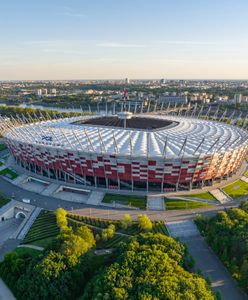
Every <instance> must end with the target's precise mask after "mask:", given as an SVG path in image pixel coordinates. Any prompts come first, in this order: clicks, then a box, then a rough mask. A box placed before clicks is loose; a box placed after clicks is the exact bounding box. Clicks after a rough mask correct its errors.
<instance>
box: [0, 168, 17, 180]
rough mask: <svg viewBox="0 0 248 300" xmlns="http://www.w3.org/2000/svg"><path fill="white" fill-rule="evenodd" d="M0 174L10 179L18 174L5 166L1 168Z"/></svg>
mask: <svg viewBox="0 0 248 300" xmlns="http://www.w3.org/2000/svg"><path fill="white" fill-rule="evenodd" d="M0 175H3V176H5V177H8V178H10V179H11V180H14V179H16V178H17V177H18V176H19V175H18V174H17V173H16V172H14V171H13V170H11V169H9V168H6V169H3V170H2V171H0Z"/></svg>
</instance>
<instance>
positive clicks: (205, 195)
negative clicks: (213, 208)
mask: <svg viewBox="0 0 248 300" xmlns="http://www.w3.org/2000/svg"><path fill="white" fill-rule="evenodd" d="M182 197H189V198H199V199H205V200H211V201H218V200H217V199H216V198H215V197H214V196H213V195H211V194H210V193H208V192H205V193H199V194H191V195H182Z"/></svg>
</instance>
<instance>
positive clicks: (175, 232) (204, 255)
mask: <svg viewBox="0 0 248 300" xmlns="http://www.w3.org/2000/svg"><path fill="white" fill-rule="evenodd" d="M166 226H167V229H168V231H169V234H170V235H171V236H173V237H175V238H179V240H180V241H181V242H183V243H185V244H186V245H187V246H188V250H189V253H190V254H191V255H192V257H193V258H194V260H195V270H196V271H197V270H201V272H202V274H203V275H204V276H205V277H207V278H210V280H211V286H212V288H213V289H214V291H220V293H221V297H222V298H221V299H222V300H245V299H248V297H247V296H246V295H245V294H244V293H243V292H242V291H241V290H240V289H239V287H238V286H237V284H236V282H235V281H234V279H233V278H232V277H231V275H230V273H229V272H228V271H227V270H226V268H225V267H224V265H223V264H222V262H221V261H220V260H219V258H218V257H217V256H216V255H215V253H214V252H213V251H212V250H211V249H210V248H209V246H208V245H207V243H206V242H205V240H204V238H203V237H202V236H201V234H200V232H199V231H198V229H197V227H196V225H195V223H194V221H191V220H187V221H180V222H170V223H167V224H166Z"/></svg>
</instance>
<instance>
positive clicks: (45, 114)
mask: <svg viewBox="0 0 248 300" xmlns="http://www.w3.org/2000/svg"><path fill="white" fill-rule="evenodd" d="M0 115H1V116H6V117H11V116H13V117H14V118H15V117H17V116H18V117H20V118H23V116H24V117H26V118H27V119H28V118H29V117H31V118H33V119H35V120H39V119H40V118H47V119H50V118H56V117H64V118H65V117H73V116H79V115H82V114H80V113H77V112H58V111H52V110H49V109H46V110H41V109H33V108H23V107H19V106H1V105H0Z"/></svg>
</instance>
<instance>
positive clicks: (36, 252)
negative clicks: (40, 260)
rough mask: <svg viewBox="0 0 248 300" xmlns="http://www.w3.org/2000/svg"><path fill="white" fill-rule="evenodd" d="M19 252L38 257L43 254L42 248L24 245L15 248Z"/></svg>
mask: <svg viewBox="0 0 248 300" xmlns="http://www.w3.org/2000/svg"><path fill="white" fill-rule="evenodd" d="M14 252H16V253H17V254H20V255H28V256H31V257H36V256H38V255H40V254H41V251H40V250H36V249H31V248H24V247H18V248H16V249H15V250H14Z"/></svg>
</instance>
